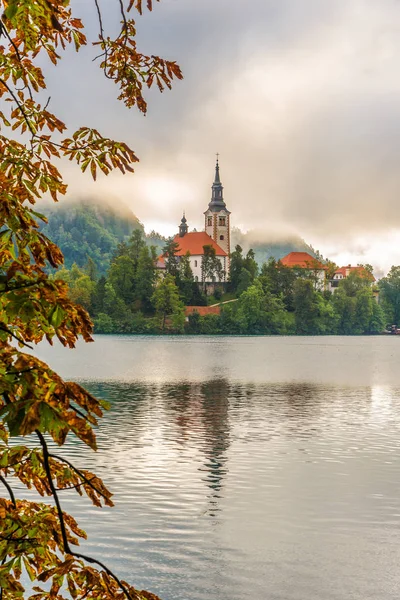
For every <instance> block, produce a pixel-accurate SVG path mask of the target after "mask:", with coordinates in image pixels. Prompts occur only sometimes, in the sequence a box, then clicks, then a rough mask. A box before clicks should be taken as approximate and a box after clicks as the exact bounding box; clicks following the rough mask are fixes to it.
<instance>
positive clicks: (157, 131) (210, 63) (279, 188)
mask: <svg viewBox="0 0 400 600" xmlns="http://www.w3.org/2000/svg"><path fill="white" fill-rule="evenodd" d="M75 4H76V6H77V9H78V12H82V13H83V16H84V17H86V18H87V19H88V21H89V23H90V28H89V33H91V35H92V36H93V35H95V14H94V13H93V10H92V8H88V6H89V5H90V3H86V2H85V3H83V2H82V1H78V0H75ZM103 4H104V8H105V10H106V19H105V22H106V23H107V25H108V26H109V27H110V28H111V29H113V28H114V29H115V27H116V21H117V15H116V13H115V7H114V8H113V9H111V7H112V6H114V5H113V4H111V3H107V2H103ZM399 10H400V8H399V4H398V2H396V1H395V0H380V2H379V3H377V2H376V1H375V0H353V1H352V2H341V1H339V0H336V1H333V2H332V0H330V1H328V0H296V1H293V0H280V1H279V2H276V0H234V1H232V0H218V1H217V0H201V1H199V0H163V1H162V2H161V3H160V4H159V5H156V7H155V10H154V12H153V13H152V14H151V15H146V16H145V17H143V18H138V32H139V34H138V42H139V46H140V47H142V48H143V49H144V50H145V51H148V52H150V53H157V54H160V55H163V56H167V57H168V58H176V59H177V60H178V62H179V63H180V64H181V66H182V67H183V70H184V72H185V75H186V78H185V80H184V82H182V83H177V84H176V85H175V86H174V89H173V91H172V92H166V93H165V94H163V95H162V96H159V95H157V94H156V93H151V94H150V96H151V97H150V108H149V114H148V116H147V117H146V118H145V119H144V118H143V117H141V116H140V115H139V114H136V113H135V112H134V111H127V110H126V109H124V107H123V106H122V105H120V104H119V103H118V102H117V101H116V100H115V96H116V88H115V86H114V85H112V84H110V82H107V81H105V80H104V78H103V77H102V74H101V72H100V71H99V70H98V71H96V69H95V68H94V67H93V65H92V64H91V57H92V55H93V50H92V49H88V50H86V51H84V53H83V54H82V56H81V57H79V56H78V57H76V56H75V55H72V53H69V54H68V56H67V60H66V61H65V65H64V67H63V70H62V72H61V81H62V85H59V84H58V85H56V84H57V82H60V75H59V71H57V72H56V71H54V72H52V74H51V78H50V79H51V80H50V84H53V86H52V87H53V92H52V98H53V102H54V104H55V106H57V108H58V109H60V110H61V112H62V113H63V114H64V116H65V118H66V119H67V120H69V121H71V122H72V123H73V124H75V125H77V126H79V125H81V124H82V123H89V124H90V123H91V124H93V125H94V126H96V127H99V128H100V129H101V130H102V131H104V132H105V133H106V134H109V135H112V136H114V137H121V138H122V139H124V140H126V141H127V142H128V143H130V144H131V145H132V146H133V148H134V149H135V150H136V151H137V152H138V154H139V155H140V157H141V159H142V162H141V164H140V165H138V168H137V173H136V175H135V176H133V177H131V176H128V177H121V176H119V175H118V174H115V175H112V176H110V177H109V178H102V179H101V180H100V181H99V183H97V184H96V186H94V185H93V184H92V183H90V182H89V180H88V179H87V178H86V179H82V178H79V179H78V176H77V171H76V170H74V169H72V168H68V172H67V177H68V180H69V181H70V182H71V193H74V192H75V190H79V191H82V190H87V191H88V192H90V193H91V194H92V193H93V190H94V189H95V190H96V192H95V193H97V194H111V193H112V194H114V195H117V196H119V197H121V198H122V199H123V200H124V201H125V202H126V203H127V204H129V205H130V206H131V207H132V208H133V210H134V211H135V212H136V213H137V214H138V216H139V217H140V218H141V220H142V221H144V222H145V223H146V221H152V222H161V221H165V222H168V223H171V224H173V223H177V222H178V220H179V218H180V213H181V210H182V208H185V209H186V212H187V215H188V218H189V220H190V221H191V223H192V224H193V226H196V227H199V226H201V224H202V212H203V210H205V207H206V205H207V203H208V201H209V196H210V185H211V182H212V177H213V165H214V153H215V152H216V151H219V152H220V153H221V173H222V177H223V183H224V185H225V199H226V202H227V204H228V207H229V209H230V210H231V211H232V218H233V222H234V223H235V224H240V225H242V226H244V227H245V228H252V227H255V226H257V228H258V229H260V228H265V230H266V231H271V230H276V231H279V230H282V229H285V230H287V229H290V230H291V231H292V230H293V231H297V232H298V233H299V234H300V235H302V237H304V238H306V239H311V240H312V243H313V245H314V246H315V242H314V240H315V239H317V240H321V241H322V244H324V243H325V244H326V245H327V247H328V246H329V247H330V248H331V247H334V246H335V244H336V245H337V247H338V248H339V246H340V247H341V246H343V245H346V244H347V245H348V247H350V245H351V243H352V241H351V240H354V239H355V238H356V237H357V239H358V238H363V239H365V238H367V239H368V238H369V239H371V237H372V236H379V235H384V232H385V230H386V229H387V227H388V226H391V227H392V226H393V225H395V224H396V223H397V222H399V221H400V202H399V191H400V169H399V168H398V156H399V150H400V111H399V106H400V74H399V69H398V65H399V64H400V35H399V33H400V31H399V26H398V23H399V22H400V21H399ZM53 73H54V74H53ZM57 73H58V75H57V79H56V74H57ZM54 88H55V89H54ZM71 90H72V93H71ZM65 98H68V102H66V100H65ZM322 249H323V248H322Z"/></svg>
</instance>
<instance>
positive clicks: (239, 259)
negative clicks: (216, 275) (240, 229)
mask: <svg viewBox="0 0 400 600" xmlns="http://www.w3.org/2000/svg"><path fill="white" fill-rule="evenodd" d="M230 259H231V261H230V267H229V281H230V288H231V289H232V291H234V292H236V290H237V288H238V285H239V277H240V273H241V272H242V269H243V249H242V248H241V246H239V244H237V245H236V246H235V250H234V252H232V253H231V256H230Z"/></svg>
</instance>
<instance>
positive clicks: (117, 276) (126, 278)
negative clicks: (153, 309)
mask: <svg viewBox="0 0 400 600" xmlns="http://www.w3.org/2000/svg"><path fill="white" fill-rule="evenodd" d="M135 279H136V269H135V261H134V259H133V258H131V257H130V256H126V255H122V256H118V258H116V259H115V260H113V262H112V263H111V265H110V268H109V270H108V281H109V282H110V283H111V285H112V286H113V288H114V290H115V292H116V294H117V296H118V298H120V299H121V300H122V301H123V302H124V303H125V304H127V305H129V304H131V303H132V301H133V298H134V294H135V288H134V286H135Z"/></svg>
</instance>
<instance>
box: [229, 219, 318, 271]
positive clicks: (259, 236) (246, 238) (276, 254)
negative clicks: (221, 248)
mask: <svg viewBox="0 0 400 600" xmlns="http://www.w3.org/2000/svg"><path fill="white" fill-rule="evenodd" d="M268 237H270V236H268V235H267V234H263V233H262V232H255V231H248V232H247V233H243V232H242V231H241V230H240V229H238V228H236V227H234V228H233V229H232V231H231V252H232V251H233V250H234V249H235V246H236V245H237V244H239V246H241V247H242V248H243V250H244V252H247V251H248V250H249V249H250V248H252V249H253V250H254V254H255V260H256V261H257V263H258V265H259V266H260V267H261V265H262V264H263V263H265V262H267V261H268V259H269V258H271V257H272V258H275V259H276V260H279V259H280V258H283V257H284V256H286V254H289V252H308V253H309V254H311V256H315V257H317V256H319V253H318V252H317V251H315V250H314V248H313V247H312V246H310V245H309V244H307V243H306V242H305V241H304V240H303V239H302V238H301V237H299V236H293V235H291V236H288V237H282V238H279V237H278V238H277V237H275V239H273V238H271V237H270V239H269V240H268Z"/></svg>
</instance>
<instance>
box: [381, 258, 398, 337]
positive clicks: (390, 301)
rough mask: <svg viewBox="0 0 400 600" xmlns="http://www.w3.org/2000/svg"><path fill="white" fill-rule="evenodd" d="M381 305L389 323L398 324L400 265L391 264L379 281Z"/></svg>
mask: <svg viewBox="0 0 400 600" xmlns="http://www.w3.org/2000/svg"><path fill="white" fill-rule="evenodd" d="M379 290H380V294H381V300H382V307H383V309H384V311H385V313H386V315H387V319H388V320H389V322H390V323H391V324H394V325H397V326H399V325H400V266H397V267H395V266H393V267H392V268H391V269H390V271H389V273H388V274H387V275H386V277H383V278H382V279H381V280H380V282H379Z"/></svg>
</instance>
